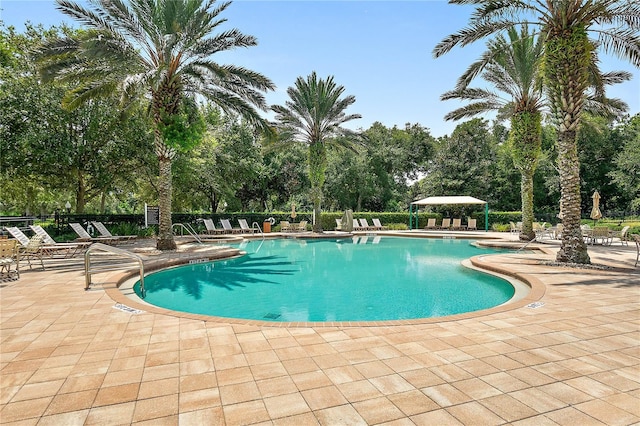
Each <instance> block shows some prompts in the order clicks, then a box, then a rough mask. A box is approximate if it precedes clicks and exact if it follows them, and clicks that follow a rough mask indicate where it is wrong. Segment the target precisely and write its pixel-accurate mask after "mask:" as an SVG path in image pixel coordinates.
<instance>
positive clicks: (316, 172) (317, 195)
mask: <svg viewBox="0 0 640 426" xmlns="http://www.w3.org/2000/svg"><path fill="white" fill-rule="evenodd" d="M326 169H327V151H326V147H325V146H324V144H323V143H322V142H315V143H311V144H309V180H310V181H311V200H312V201H313V211H314V213H315V217H316V221H315V223H314V224H313V232H322V220H321V218H320V215H321V214H322V209H321V207H320V205H321V204H322V198H323V197H322V186H323V185H324V180H325V171H326Z"/></svg>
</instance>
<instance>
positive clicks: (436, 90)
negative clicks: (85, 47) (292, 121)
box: [0, 0, 640, 136]
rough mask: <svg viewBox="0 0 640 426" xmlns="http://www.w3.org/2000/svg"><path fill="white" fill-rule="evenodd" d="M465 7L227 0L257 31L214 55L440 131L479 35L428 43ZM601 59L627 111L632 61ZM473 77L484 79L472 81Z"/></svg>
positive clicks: (234, 22)
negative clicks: (617, 75)
mask: <svg viewBox="0 0 640 426" xmlns="http://www.w3.org/2000/svg"><path fill="white" fill-rule="evenodd" d="M472 10H473V9H472V8H469V7H462V6H455V5H449V4H448V3H446V2H445V1H271V0H263V1H257V0H236V1H235V2H233V4H232V5H231V6H230V7H229V8H228V9H227V10H226V11H225V12H224V13H223V15H222V17H225V18H227V19H228V22H227V23H226V24H225V25H226V26H225V28H232V27H235V28H238V29H239V30H241V31H242V32H243V33H245V34H250V35H253V36H255V37H257V38H258V46H256V47H251V48H248V49H239V50H235V51H232V52H225V53H223V54H220V55H219V56H218V57H217V60H218V61H219V62H220V63H233V64H236V65H242V66H245V67H247V68H249V69H252V70H254V71H258V72H260V73H262V74H264V75H266V76H267V77H269V78H270V79H271V80H272V81H273V82H274V83H275V84H276V85H277V89H276V91H275V92H272V93H269V94H268V95H267V101H268V102H269V103H270V104H282V103H284V102H285V101H286V99H287V96H286V89H287V87H289V86H291V85H293V83H294V81H295V79H296V78H297V77H298V76H303V77H306V76H307V75H308V74H309V73H311V71H314V70H315V71H316V72H317V73H318V75H319V76H320V77H326V76H328V75H333V76H334V78H335V81H336V83H338V84H340V85H343V86H344V87H345V93H346V94H349V95H354V96H355V97H356V102H355V104H354V105H352V106H351V107H350V108H349V110H348V112H349V113H359V114H361V115H362V119H360V120H355V121H353V122H352V123H353V124H352V125H351V126H349V127H352V128H354V129H356V128H363V129H366V128H368V127H369V126H370V125H371V124H372V123H373V122H376V121H379V122H381V123H383V124H384V125H386V126H389V127H391V126H393V125H398V126H400V127H402V126H404V124H405V123H419V124H421V125H423V126H425V127H427V128H429V129H430V130H431V134H432V135H434V136H443V135H445V134H450V133H451V131H452V130H453V129H454V127H455V125H456V123H455V122H453V123H452V122H445V121H444V119H443V117H444V115H445V114H446V113H447V112H449V111H451V110H452V109H455V108H458V107H459V106H460V105H461V104H460V103H458V102H457V101H446V102H442V101H440V100H439V97H440V95H441V94H442V93H443V92H445V91H447V90H450V89H452V88H453V87H454V85H455V82H456V80H457V78H458V77H459V76H460V74H462V72H464V70H465V69H466V68H467V67H468V66H469V65H470V64H471V62H473V61H474V60H476V59H477V58H478V57H479V55H480V53H482V52H483V51H484V48H485V44H484V42H482V41H480V42H477V43H475V44H474V45H471V46H467V47H464V48H462V49H455V50H453V51H452V52H450V53H448V54H447V55H445V56H443V57H441V58H439V59H433V57H432V54H431V52H432V50H433V47H434V46H435V45H436V44H437V43H438V42H439V41H440V40H442V38H444V37H445V36H446V35H448V34H450V33H453V32H455V31H457V30H459V29H461V28H463V27H464V26H465V25H466V24H467V22H468V18H469V15H470V13H471V11H472ZM0 20H2V21H4V23H5V24H6V25H13V26H15V27H16V28H17V29H18V30H19V31H21V30H22V29H24V23H25V22H26V21H30V22H31V23H34V24H38V23H41V24H43V25H45V26H46V27H48V26H51V25H56V24H60V23H61V22H63V21H64V22H67V23H71V22H72V21H71V20H70V19H69V18H67V17H66V16H65V15H63V14H62V13H61V12H58V11H57V10H56V9H55V3H54V1H53V0H0ZM214 59H215V58H214ZM601 61H602V64H601V68H602V70H603V71H611V70H622V69H624V70H627V71H630V72H632V73H633V74H634V78H633V80H632V81H630V82H627V83H625V84H622V85H618V86H616V87H614V88H611V89H610V91H609V96H615V97H619V98H621V99H623V100H624V101H625V102H627V104H629V107H630V110H629V112H630V113H631V114H637V113H638V112H640V77H639V74H640V72H639V70H638V69H636V68H634V67H632V66H631V65H630V64H628V63H626V62H623V61H620V60H618V59H617V58H615V57H611V56H606V55H604V54H601ZM474 86H475V87H486V86H485V85H483V84H482V82H481V81H478V82H477V83H476V84H475V85H474ZM266 116H267V117H272V115H266ZM486 118H490V117H486Z"/></svg>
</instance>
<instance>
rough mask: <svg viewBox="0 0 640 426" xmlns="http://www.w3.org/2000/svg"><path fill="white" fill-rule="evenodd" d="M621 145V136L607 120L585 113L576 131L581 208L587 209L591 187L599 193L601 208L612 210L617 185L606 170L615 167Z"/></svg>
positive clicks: (589, 203)
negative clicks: (581, 123)
mask: <svg viewBox="0 0 640 426" xmlns="http://www.w3.org/2000/svg"><path fill="white" fill-rule="evenodd" d="M623 145H624V140H623V139H622V135H621V134H620V132H617V131H615V130H614V128H613V123H611V121H610V120H607V119H606V118H603V117H594V116H591V115H589V114H585V116H584V117H583V125H582V126H580V130H579V131H578V157H579V158H580V178H581V183H580V188H581V198H582V208H583V210H585V211H590V210H591V206H592V199H591V196H592V194H593V192H594V191H595V190H598V192H599V193H600V197H601V198H600V208H601V210H603V211H604V210H611V209H615V207H616V204H617V203H618V201H619V200H618V196H617V192H618V187H617V185H616V183H615V182H614V181H612V180H611V178H610V176H609V173H611V172H612V171H613V170H615V168H616V164H615V159H616V156H617V154H618V153H619V152H620V151H621V150H622V147H623Z"/></svg>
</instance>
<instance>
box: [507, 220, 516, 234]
mask: <svg viewBox="0 0 640 426" xmlns="http://www.w3.org/2000/svg"><path fill="white" fill-rule="evenodd" d="M509 227H510V230H511V233H512V234H515V233H516V232H518V228H516V224H515V223H514V222H509Z"/></svg>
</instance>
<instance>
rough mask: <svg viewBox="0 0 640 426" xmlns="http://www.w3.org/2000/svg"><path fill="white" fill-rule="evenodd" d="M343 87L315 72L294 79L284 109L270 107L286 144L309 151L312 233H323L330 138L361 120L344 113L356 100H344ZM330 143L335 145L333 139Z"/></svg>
mask: <svg viewBox="0 0 640 426" xmlns="http://www.w3.org/2000/svg"><path fill="white" fill-rule="evenodd" d="M343 92H344V87H343V86H338V85H337V84H336V83H335V82H334V81H333V76H329V77H328V78H327V79H326V80H325V79H318V77H317V76H316V73H315V71H314V72H312V73H311V74H310V75H309V76H308V77H307V79H306V80H305V79H304V78H302V77H298V78H297V79H296V82H295V85H294V87H289V88H288V89H287V94H288V95H289V98H290V100H288V101H287V102H286V103H285V105H284V106H282V105H275V106H273V107H272V109H273V111H274V112H275V113H276V120H277V122H278V123H279V126H280V127H281V128H282V129H283V133H282V135H283V137H284V139H285V140H287V139H291V140H293V141H296V142H302V143H305V144H307V145H308V147H309V157H308V161H309V180H310V182H311V199H312V200H313V210H314V212H315V216H316V218H317V220H316V221H315V223H314V225H313V231H314V232H322V221H321V220H320V215H321V213H322V210H321V203H322V198H323V191H322V188H323V185H324V182H325V172H326V169H327V144H328V143H330V138H335V137H337V136H342V135H350V134H353V133H354V132H352V131H351V130H349V129H346V128H344V127H342V125H343V124H344V123H346V122H348V121H351V120H354V119H357V118H361V116H360V115H359V114H349V115H347V114H346V113H345V110H346V109H347V108H348V107H349V106H350V105H352V104H353V103H354V102H355V101H356V98H355V97H354V96H345V97H344V98H341V96H342V94H343ZM333 142H337V141H336V140H335V139H334V140H333Z"/></svg>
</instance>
